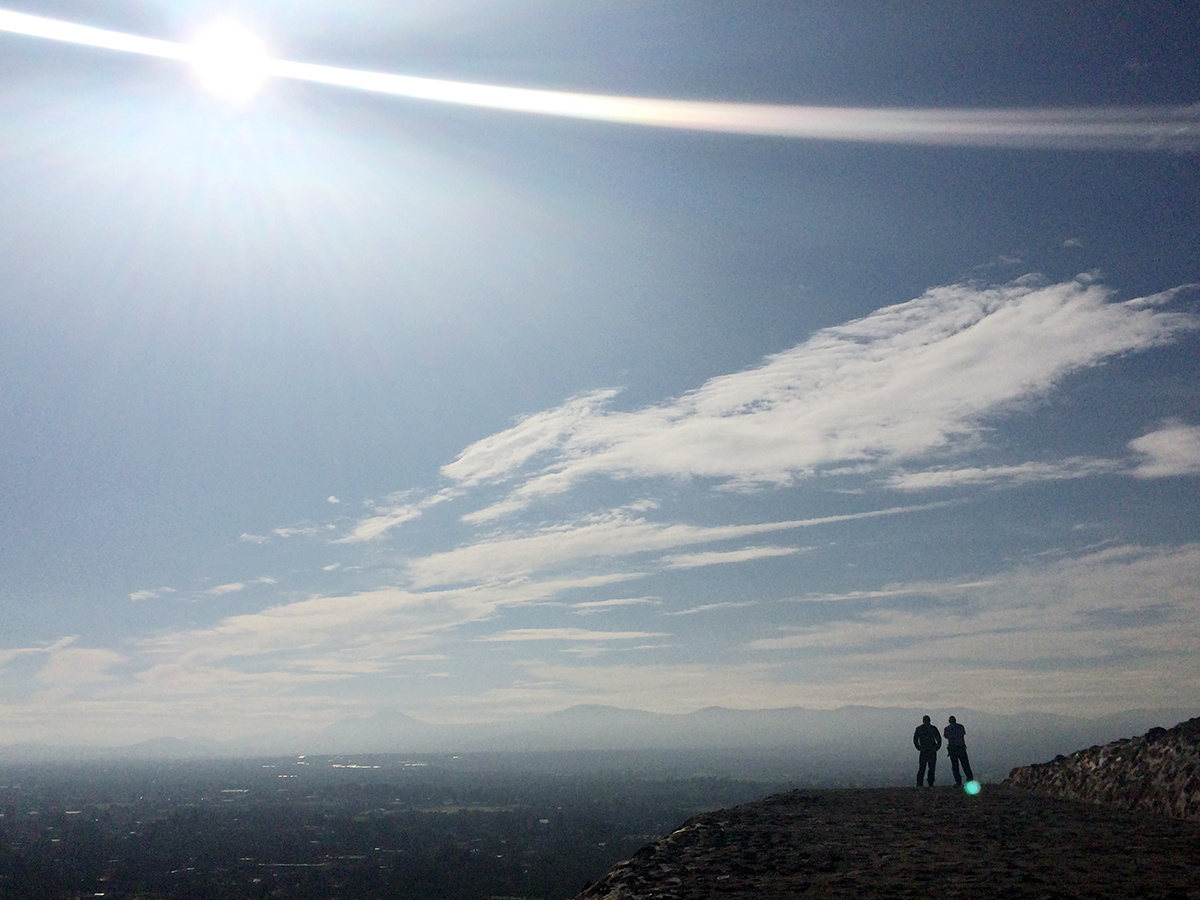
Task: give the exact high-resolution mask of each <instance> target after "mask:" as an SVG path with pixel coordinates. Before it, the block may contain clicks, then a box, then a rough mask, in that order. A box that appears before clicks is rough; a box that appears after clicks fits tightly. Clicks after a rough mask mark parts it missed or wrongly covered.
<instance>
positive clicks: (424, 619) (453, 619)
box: [143, 574, 628, 666]
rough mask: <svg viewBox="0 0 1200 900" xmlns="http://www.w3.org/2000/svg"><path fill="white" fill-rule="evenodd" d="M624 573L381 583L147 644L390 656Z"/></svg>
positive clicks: (209, 658) (236, 653)
mask: <svg viewBox="0 0 1200 900" xmlns="http://www.w3.org/2000/svg"><path fill="white" fill-rule="evenodd" d="M626 578H628V576H624V575H611V574H609V575H597V576H578V577H573V578H560V579H551V580H546V581H540V582H533V581H518V582H514V583H511V584H493V585H487V586H483V587H472V588H463V589H460V590H449V591H428V592H412V591H405V590H401V589H399V588H381V589H378V590H374V591H366V592H363V593H359V594H350V595H347V596H331V597H313V598H310V599H308V600H301V601H297V602H295V603H288V604H283V605H279V606H273V607H269V608H268V609H265V610H262V611H261V612H256V613H248V614H244V615H238V616H230V617H227V618H224V619H222V620H221V621H219V622H218V623H217V624H215V625H213V626H212V627H210V628H202V629H195V630H190V631H180V632H175V633H172V634H166V635H161V636H158V637H156V638H153V639H151V640H148V641H146V642H144V644H143V648H144V650H145V651H146V652H148V653H149V654H151V655H152V656H159V655H161V656H165V657H167V658H169V659H172V660H176V661H179V662H181V663H184V664H187V665H188V666H195V665H210V664H212V663H215V662H217V661H220V660H227V659H233V658H238V657H243V658H246V659H247V660H249V659H253V658H256V657H262V658H265V657H273V658H274V657H280V658H278V659H276V660H275V662H274V663H273V664H274V665H284V666H286V665H290V663H289V662H288V659H287V657H288V655H289V654H296V653H301V652H303V653H305V654H306V656H307V657H312V656H313V654H314V652H315V651H316V650H318V649H323V650H324V651H326V652H335V651H336V652H338V653H346V652H349V653H354V654H356V657H357V658H358V659H360V660H362V659H368V658H372V657H373V656H375V655H378V656H387V657H393V656H396V655H398V654H411V653H412V652H413V650H414V648H417V649H423V648H426V647H427V645H428V643H429V641H430V639H431V637H432V636H434V635H437V634H439V633H442V632H446V631H448V630H450V629H453V628H456V627H458V626H460V625H464V624H467V623H469V622H476V621H479V620H481V619H485V618H487V617H488V616H491V615H492V614H494V613H495V612H496V610H498V609H500V608H501V607H505V606H518V605H524V604H529V603H536V602H544V601H546V600H547V599H550V598H552V597H555V596H556V595H558V594H560V593H562V592H564V591H569V590H577V589H586V588H594V587H603V586H605V585H609V584H614V583H617V582H619V581H622V580H625V579H626Z"/></svg>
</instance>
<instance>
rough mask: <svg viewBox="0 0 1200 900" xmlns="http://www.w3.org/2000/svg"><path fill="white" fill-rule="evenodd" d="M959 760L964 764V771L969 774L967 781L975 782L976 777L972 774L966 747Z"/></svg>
mask: <svg viewBox="0 0 1200 900" xmlns="http://www.w3.org/2000/svg"><path fill="white" fill-rule="evenodd" d="M959 759H960V761H961V762H962V767H963V771H964V772H966V774H967V781H974V780H975V776H974V775H972V774H971V761H970V760H969V759H967V748H966V747H964V748H963V749H962V752H961V753H960V754H959Z"/></svg>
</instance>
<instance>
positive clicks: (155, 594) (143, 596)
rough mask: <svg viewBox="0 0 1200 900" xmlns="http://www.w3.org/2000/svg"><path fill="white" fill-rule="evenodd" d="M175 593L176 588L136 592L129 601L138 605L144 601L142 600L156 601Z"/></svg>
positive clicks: (130, 596)
mask: <svg viewBox="0 0 1200 900" xmlns="http://www.w3.org/2000/svg"><path fill="white" fill-rule="evenodd" d="M173 593H175V588H170V587H160V588H156V589H154V590H152V591H134V592H133V593H132V594H130V595H129V599H130V600H131V601H132V602H134V603H138V602H139V601H142V600H156V599H158V598H159V597H161V596H162V595H163V594H173Z"/></svg>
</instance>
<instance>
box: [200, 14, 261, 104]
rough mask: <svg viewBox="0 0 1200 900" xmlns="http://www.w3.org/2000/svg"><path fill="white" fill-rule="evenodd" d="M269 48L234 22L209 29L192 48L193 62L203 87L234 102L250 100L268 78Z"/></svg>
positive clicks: (203, 32) (205, 29) (220, 23)
mask: <svg viewBox="0 0 1200 900" xmlns="http://www.w3.org/2000/svg"><path fill="white" fill-rule="evenodd" d="M269 59H270V58H269V57H268V56H267V48H266V45H264V44H263V42H262V41H260V40H259V39H258V38H256V37H255V36H254V35H253V34H251V33H250V32H249V31H247V30H246V29H245V28H243V27H242V26H240V25H238V24H237V23H235V22H214V23H212V24H211V25H208V26H206V27H205V28H204V29H203V30H202V31H201V32H200V33H199V34H198V35H197V36H196V39H195V40H194V41H193V42H192V44H191V62H192V67H193V68H194V69H195V70H196V75H197V76H198V77H199V79H200V83H201V84H203V85H204V87H206V88H207V89H208V90H210V91H212V93H214V94H216V95H217V96H218V97H221V98H222V99H225V100H231V101H235V102H240V101H245V100H249V99H250V97H252V96H253V95H254V94H255V93H256V92H257V91H258V89H259V87H261V86H262V83H263V81H264V80H266V77H267V64H268V62H269Z"/></svg>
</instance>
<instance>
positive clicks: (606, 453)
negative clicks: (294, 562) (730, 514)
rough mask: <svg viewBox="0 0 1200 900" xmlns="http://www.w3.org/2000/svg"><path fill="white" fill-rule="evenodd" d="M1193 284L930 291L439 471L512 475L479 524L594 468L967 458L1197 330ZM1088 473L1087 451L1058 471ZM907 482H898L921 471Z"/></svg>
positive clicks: (560, 417) (574, 413)
mask: <svg viewBox="0 0 1200 900" xmlns="http://www.w3.org/2000/svg"><path fill="white" fill-rule="evenodd" d="M1189 287H1190V286H1189ZM1183 289H1184V288H1182V287H1181V288H1177V289H1175V290H1173V291H1168V292H1165V293H1163V294H1159V295H1155V296H1152V297H1143V298H1138V299H1135V300H1129V301H1125V302H1114V301H1113V298H1112V294H1111V292H1110V291H1109V290H1107V289H1106V288H1104V287H1103V286H1102V285H1100V284H1097V283H1095V282H1093V281H1091V280H1090V279H1081V280H1078V281H1072V282H1067V283H1062V284H1053V285H1043V284H1040V283H1037V282H1036V281H1035V280H1034V279H1031V278H1026V279H1022V280H1020V281H1017V282H1014V283H1011V284H1008V285H1004V286H1000V287H979V286H975V285H969V284H958V285H951V286H948V287H941V288H934V289H931V290H929V291H927V292H926V293H925V294H924V295H922V296H921V297H918V298H917V299H915V300H911V301H908V302H906V303H900V304H897V305H895V306H890V307H886V308H884V309H881V310H879V311H877V312H875V313H873V314H872V315H870V316H867V317H865V318H863V319H858V320H856V321H853V322H850V323H847V324H845V325H841V326H837V327H834V328H827V329H824V330H822V331H820V332H817V333H816V334H815V335H814V336H813V337H811V338H810V339H809V340H807V341H805V342H804V343H802V344H800V345H798V346H797V347H794V348H793V349H791V350H788V351H784V352H782V353H778V354H775V355H774V356H770V357H768V358H767V359H766V360H765V361H764V362H763V364H762V365H760V366H758V367H756V368H753V369H748V370H745V371H742V372H737V373H734V374H731V375H725V376H721V377H718V378H713V379H710V380H709V381H708V382H706V383H705V384H704V385H702V386H701V387H700V388H698V389H696V390H694V391H692V392H690V393H687V394H685V395H683V396H682V397H680V398H678V399H677V400H674V401H672V402H669V403H666V404H662V405H658V406H652V407H647V408H644V409H641V410H637V411H634V412H618V411H614V410H611V409H610V408H609V407H608V405H607V404H608V401H609V400H611V399H612V396H613V392H612V391H598V392H595V393H591V394H587V395H585V396H582V397H578V398H575V399H573V400H571V401H568V402H567V403H566V404H564V405H562V406H561V407H558V408H556V409H553V410H548V411H545V412H542V413H538V414H536V415H534V416H530V417H528V418H525V419H523V420H521V421H520V422H518V423H517V424H516V425H515V426H513V428H511V429H508V430H507V431H504V432H501V433H499V434H496V435H493V436H491V437H489V438H486V439H484V440H482V441H479V442H477V443H476V444H473V445H471V446H470V447H468V448H467V449H466V450H464V451H463V453H462V454H461V455H460V456H459V458H458V459H457V460H455V461H454V462H453V463H450V464H449V465H447V466H445V467H444V468H443V470H442V471H443V473H444V474H445V475H446V476H447V477H449V478H451V479H453V480H454V481H455V482H456V483H458V484H459V485H464V486H474V485H478V484H482V483H506V482H508V483H512V482H515V486H514V487H513V488H512V489H511V490H510V491H509V494H508V496H507V497H506V498H504V499H503V500H501V501H499V502H498V503H495V504H493V505H491V506H489V507H486V508H484V509H481V510H478V511H476V512H474V513H472V514H470V515H468V516H467V517H465V518H466V519H467V520H468V521H473V522H483V521H488V520H490V519H495V518H499V517H501V516H504V515H508V514H511V513H513V512H516V511H518V510H520V509H523V508H525V507H526V506H528V505H529V504H531V503H533V502H535V501H536V500H537V499H539V498H542V497H546V496H549V495H552V494H557V493H562V492H564V491H567V490H570V489H571V488H572V487H573V486H574V485H576V484H579V483H580V482H582V481H583V480H585V479H587V478H589V477H595V476H607V477H610V478H653V477H665V478H672V479H680V478H700V479H706V480H710V481H712V482H713V483H714V484H716V485H718V486H726V487H739V486H754V485H759V486H765V485H777V486H784V485H789V484H793V483H794V482H795V481H796V480H798V479H803V478H807V477H811V476H813V475H817V474H821V473H822V472H828V471H832V470H835V469H836V468H838V467H843V468H844V467H847V466H854V467H857V468H858V469H859V470H860V471H871V470H876V471H877V470H879V469H883V468H889V467H899V466H904V465H906V464H911V463H912V462H913V461H925V460H928V459H929V458H930V457H931V456H933V455H935V454H946V453H948V452H956V453H961V452H963V451H964V450H966V449H970V448H972V447H976V446H978V445H979V444H980V443H981V442H982V441H983V435H984V427H985V422H986V421H987V419H988V418H989V417H992V416H995V415H998V414H1001V413H1004V412H1006V411H1011V410H1012V409H1015V408H1017V407H1019V406H1021V405H1022V404H1027V403H1030V402H1033V401H1036V400H1038V399H1040V398H1041V397H1043V396H1044V395H1046V394H1047V393H1048V392H1049V391H1050V390H1051V389H1052V388H1053V387H1054V386H1055V385H1056V384H1057V383H1058V382H1059V381H1060V380H1061V379H1062V378H1063V377H1065V376H1066V375H1068V374H1070V373H1072V372H1076V371H1079V370H1081V369H1085V368H1088V367H1092V366H1096V365H1099V364H1101V363H1103V362H1104V361H1106V360H1108V359H1111V358H1112V357H1114V356H1118V355H1121V354H1124V353H1130V352H1135V351H1140V350H1146V349H1148V348H1151V347H1154V346H1158V345H1161V344H1165V343H1168V342H1171V341H1173V340H1175V339H1176V338H1177V337H1178V336H1179V335H1181V334H1182V333H1184V332H1187V331H1192V330H1195V329H1197V328H1198V327H1200V319H1198V318H1197V317H1196V316H1194V315H1192V314H1189V313H1185V312H1174V311H1170V310H1168V309H1166V308H1165V306H1166V304H1167V303H1168V302H1169V301H1170V300H1171V299H1173V298H1174V296H1175V295H1176V294H1177V293H1178V292H1179V291H1181V290H1183ZM1052 465H1053V464H1052ZM1096 465H1097V466H1099V465H1102V464H1100V463H1096ZM909 467H910V468H911V465H910V466H909ZM1087 468H1088V466H1087V464H1086V461H1084V460H1076V461H1073V462H1069V463H1066V464H1058V465H1057V468H1056V469H1055V473H1056V474H1057V475H1058V476H1061V477H1073V475H1074V474H1078V473H1079V472H1080V471H1081V470H1086V469H1087ZM992 474H993V475H996V476H997V477H999V476H1000V473H992ZM1008 474H1009V475H1010V476H1013V477H1023V476H1024V477H1033V476H1035V475H1038V474H1040V475H1042V476H1043V477H1045V476H1046V475H1048V474H1050V472H1049V470H1044V471H1042V472H1041V473H1038V472H1037V471H1036V470H1035V469H1028V468H1027V469H1025V470H1023V471H1022V470H1013V471H1011V472H1009V473H1008ZM905 477H907V479H908V480H907V481H905V480H904V477H902V478H901V480H900V481H898V482H897V486H905V485H911V484H913V483H914V482H913V479H914V478H915V477H916V476H915V475H911V474H910V475H908V476H905ZM932 477H934V479H935V480H936V476H932ZM942 477H943V478H944V479H948V478H951V477H952V476H948V475H943V476H942ZM962 477H975V478H986V477H988V475H987V474H986V473H983V472H977V473H975V474H974V475H973V476H969V475H966V474H964V475H963V476H962Z"/></svg>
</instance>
